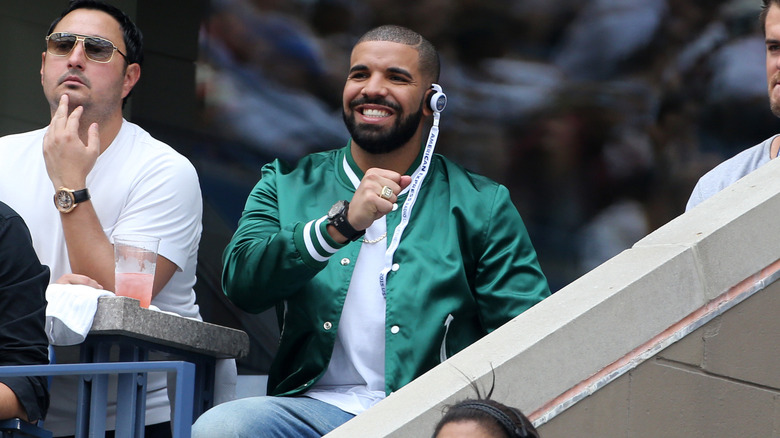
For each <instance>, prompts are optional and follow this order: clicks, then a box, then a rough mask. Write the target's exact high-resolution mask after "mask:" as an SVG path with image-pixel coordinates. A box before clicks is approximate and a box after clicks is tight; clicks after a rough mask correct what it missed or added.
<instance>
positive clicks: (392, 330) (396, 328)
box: [390, 325, 401, 334]
mask: <svg viewBox="0 0 780 438" xmlns="http://www.w3.org/2000/svg"><path fill="white" fill-rule="evenodd" d="M400 331H401V327H398V326H397V325H394V326H392V327H390V333H392V334H396V333H398V332H400Z"/></svg>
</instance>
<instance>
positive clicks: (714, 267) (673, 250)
mask: <svg viewBox="0 0 780 438" xmlns="http://www.w3.org/2000/svg"><path fill="white" fill-rule="evenodd" d="M778 188H780V160H774V161H773V162H771V163H770V164H768V165H766V166H764V167H762V168H761V169H759V170H758V171H756V172H754V173H753V174H751V175H749V176H748V177H746V178H743V179H742V180H741V181H739V182H738V183H736V184H734V185H732V186H731V187H729V188H728V189H726V190H724V191H723V192H721V193H720V194H718V195H716V196H715V197H713V198H712V199H710V200H708V201H706V202H704V203H703V204H702V205H700V206H699V207H697V208H695V209H694V210H693V211H691V212H689V213H687V214H685V215H682V216H680V217H678V218H676V219H675V220H673V221H671V222H670V223H669V224H667V225H665V226H664V227H662V228H660V229H659V230H657V231H656V232H654V233H652V234H651V235H649V236H647V237H646V238H644V239H642V240H641V241H639V242H638V243H637V244H636V245H635V246H634V247H633V248H631V249H629V250H626V251H624V252H623V253H621V254H619V255H618V256H616V257H614V258H613V259H611V260H609V261H607V262H606V263H604V264H602V265H601V266H599V267H598V268H596V269H594V270H593V271H591V272H589V273H588V274H586V275H585V276H583V277H581V278H580V279H578V280H577V281H575V282H573V283H572V284H570V285H569V286H567V287H565V288H564V289H562V290H560V291H558V292H557V293H555V294H554V295H553V296H551V297H550V298H548V299H546V300H545V301H543V302H541V303H539V304H538V305H536V306H535V307H533V308H532V309H530V310H528V311H527V312H525V313H523V314H522V315H520V316H518V317H517V318H515V319H514V320H513V321H510V322H509V323H507V324H505V325H504V326H503V327H500V328H499V329H498V330H496V331H495V332H493V333H491V334H489V335H488V336H486V337H484V338H483V339H481V340H480V341H478V342H476V343H475V344H473V345H472V346H470V347H469V348H467V349H465V350H463V351H462V352H460V353H459V354H457V355H455V356H453V357H452V358H450V359H449V360H447V361H446V362H444V363H443V364H441V365H439V366H437V367H436V368H434V369H433V370H431V371H429V372H428V373H426V374H424V375H423V376H421V377H419V378H418V379H416V380H415V381H413V382H411V383H410V384H408V385H407V386H405V387H403V388H401V389H400V390H399V391H397V392H395V393H393V394H391V395H390V396H388V397H387V398H386V399H385V400H383V401H382V402H380V403H379V404H377V405H376V406H375V407H373V408H371V409H370V410H368V411H366V412H365V413H363V414H361V415H359V416H357V417H356V418H355V419H353V420H351V421H349V422H347V423H346V424H344V425H343V426H342V427H340V428H338V429H336V430H335V431H333V432H332V433H330V434H328V435H327V436H328V437H329V438H338V437H354V436H362V437H380V436H381V437H384V436H388V437H408V436H427V435H428V434H430V433H431V432H432V431H433V427H434V425H435V423H436V422H437V421H438V420H439V419H440V418H441V412H442V408H443V407H444V406H445V405H447V404H451V403H454V402H456V401H458V400H461V399H464V398H467V397H473V396H474V395H475V394H474V390H473V389H472V388H471V387H470V386H469V385H470V382H471V381H475V382H476V383H477V385H478V386H479V387H480V388H483V389H487V388H490V386H491V381H492V377H493V373H495V379H496V385H495V390H494V393H493V398H494V399H496V400H499V401H503V402H506V403H508V404H510V405H512V406H516V407H519V408H520V409H521V410H523V411H524V412H525V413H526V414H529V413H535V417H539V416H542V415H544V412H543V409H544V408H545V407H546V406H549V405H550V403H552V402H554V401H555V400H556V399H557V398H558V397H560V396H561V395H563V394H565V393H567V391H570V390H572V389H573V388H575V387H577V386H578V385H580V384H582V383H583V382H585V381H587V380H588V379H589V378H590V377H591V376H595V375H597V374H598V373H599V372H601V371H602V370H608V369H611V368H608V367H609V366H610V365H611V364H615V363H617V362H619V361H621V360H624V359H625V358H626V357H631V356H632V354H635V350H636V349H638V348H639V347H641V346H643V345H645V344H646V343H648V342H650V341H651V340H653V339H654V338H656V337H657V336H658V335H659V334H661V333H662V332H664V331H665V330H667V329H669V328H670V327H672V326H674V325H675V324H677V323H678V322H680V321H681V320H683V319H684V318H686V317H687V316H689V315H691V314H693V313H694V312H696V311H698V310H700V309H701V308H703V307H705V306H707V305H708V303H711V302H712V301H713V300H715V299H716V298H717V297H719V296H721V295H722V294H723V293H725V292H727V291H729V290H731V289H732V288H735V287H737V286H738V285H740V284H744V283H750V281H751V280H752V278H754V277H756V276H758V275H759V272H760V271H762V270H763V269H764V268H766V267H768V266H770V265H771V264H772V263H773V262H775V261H776V260H777V259H778V255H780V251H778V248H780V233H776V232H774V231H773V227H772V225H774V223H775V222H776V221H777V218H778V217H780V193H778ZM543 268H544V267H543ZM532 417H533V416H532ZM532 419H534V418H532Z"/></svg>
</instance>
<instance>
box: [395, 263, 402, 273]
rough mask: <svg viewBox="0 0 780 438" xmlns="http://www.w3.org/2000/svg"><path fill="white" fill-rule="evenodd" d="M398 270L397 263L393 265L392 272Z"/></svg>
mask: <svg viewBox="0 0 780 438" xmlns="http://www.w3.org/2000/svg"><path fill="white" fill-rule="evenodd" d="M399 269H401V265H399V264H398V263H393V272H395V271H397V270H399Z"/></svg>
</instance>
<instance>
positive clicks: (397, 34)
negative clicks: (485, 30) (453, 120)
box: [355, 0, 780, 83]
mask: <svg viewBox="0 0 780 438" xmlns="http://www.w3.org/2000/svg"><path fill="white" fill-rule="evenodd" d="M779 1H780V0H779ZM366 41H388V42H391V43H399V44H405V45H407V46H412V47H414V48H415V49H417V53H419V55H420V58H419V61H420V71H421V72H422V73H423V75H425V76H426V77H427V78H430V80H431V82H432V83H435V82H438V81H439V72H440V70H441V64H440V62H439V52H437V51H436V47H434V46H433V44H432V43H431V42H430V41H428V40H427V39H425V37H423V36H422V35H420V34H419V33H417V32H415V31H413V30H411V29H407V28H405V27H402V26H396V25H393V24H387V25H384V26H379V27H376V28H374V29H371V30H369V31H368V32H366V33H365V34H363V36H362V37H360V39H359V40H358V42H357V43H356V44H355V45H357V44H360V43H362V42H366Z"/></svg>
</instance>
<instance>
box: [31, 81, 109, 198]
mask: <svg viewBox="0 0 780 438" xmlns="http://www.w3.org/2000/svg"><path fill="white" fill-rule="evenodd" d="M83 113H84V108H83V107H81V106H79V107H77V108H76V109H74V110H73V112H72V113H70V115H68V95H67V94H63V95H62V97H61V98H60V104H59V106H58V107H57V111H56V112H55V113H54V116H53V117H52V118H51V124H50V125H49V129H48V130H47V131H46V135H45V136H44V137H43V158H44V160H45V162H46V171H47V172H48V174H49V179H51V182H52V183H53V184H54V188H55V189H57V188H59V187H67V188H69V189H73V190H80V189H83V188H85V187H86V184H87V174H89V172H90V170H92V167H93V166H94V165H95V162H96V161H97V158H98V155H100V137H99V135H98V125H97V123H93V124H92V125H90V127H89V130H88V133H87V144H86V145H85V144H84V142H83V141H82V140H81V137H80V136H79V124H80V121H81V115H82V114H83Z"/></svg>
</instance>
